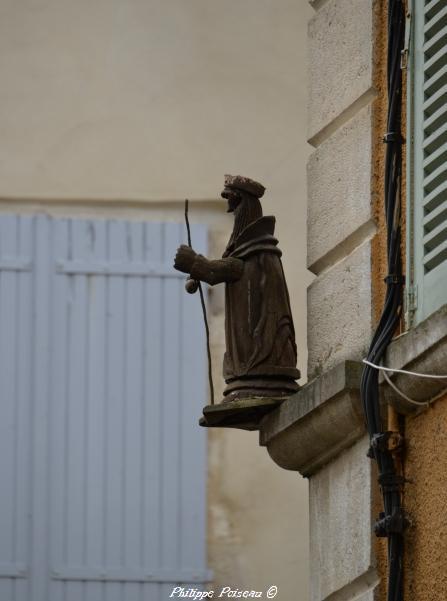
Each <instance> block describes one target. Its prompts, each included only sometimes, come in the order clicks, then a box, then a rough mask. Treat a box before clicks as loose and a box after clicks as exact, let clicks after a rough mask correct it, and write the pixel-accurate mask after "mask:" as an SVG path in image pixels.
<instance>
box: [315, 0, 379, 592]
mask: <svg viewBox="0 0 447 601" xmlns="http://www.w3.org/2000/svg"><path fill="white" fill-rule="evenodd" d="M311 4H312V5H313V7H314V9H315V14H314V16H313V18H312V19H311V21H310V23H309V39H308V42H309V81H310V92H309V132H308V133H309V141H310V143H311V144H312V145H313V146H314V147H315V150H314V151H313V153H312V155H311V157H310V159H309V163H308V190H309V195H308V199H309V205H308V268H309V269H310V270H311V271H312V272H313V273H314V274H315V276H316V278H315V280H314V281H313V282H312V284H311V285H310V287H309V288H308V322H307V323H308V353H309V358H308V373H309V376H310V377H319V376H320V375H321V374H324V373H326V372H327V371H328V370H330V369H332V368H334V367H335V366H337V365H338V364H339V363H340V362H342V361H346V360H361V359H362V358H363V357H364V356H365V353H366V350H367V348H368V346H369V343H370V339H371V333H372V329H373V322H372V315H373V306H372V281H373V274H372V268H371V265H372V263H373V261H372V253H373V252H374V251H373V241H374V239H375V237H376V235H377V225H376V220H375V218H374V208H373V194H374V175H375V174H374V170H373V165H374V160H375V157H374V148H375V145H374V140H375V138H376V136H377V135H380V132H377V131H376V130H375V123H376V121H377V111H378V110H379V104H380V100H379V90H378V86H377V85H376V81H375V78H376V70H377V60H376V56H375V52H376V44H375V39H376V36H377V35H378V31H377V23H378V20H377V15H378V11H380V8H381V6H380V4H381V3H379V2H375V1H374V0H326V1H321V0H320V1H318V0H315V1H314V2H311ZM335 402H337V401H336V400H335V401H332V403H335ZM332 427H333V426H331V422H330V420H327V422H326V423H325V424H324V425H323V428H326V429H327V430H328V431H330V430H331V428H332ZM319 434H320V436H322V437H324V436H326V435H327V432H325V431H324V430H323V431H321V432H320V433H319ZM366 450H367V439H366V437H363V438H361V439H359V440H358V441H357V442H356V443H355V444H354V445H353V446H352V447H350V448H347V449H345V450H344V451H343V452H342V453H341V454H338V455H336V456H335V457H333V458H331V460H330V461H329V462H328V463H327V464H326V465H325V466H324V467H322V468H321V469H319V470H318V471H316V472H315V473H314V474H311V475H310V508H311V509H310V523H311V526H310V528H311V549H310V563H311V566H312V569H311V597H310V598H311V601H325V600H326V601H339V600H340V601H341V600H344V599H351V598H355V599H358V600H359V601H360V600H361V601H369V600H372V599H373V598H374V595H375V591H376V590H377V585H378V582H379V577H378V573H377V570H376V567H375V557H374V549H373V541H372V537H371V528H372V524H371V515H372V504H373V500H372V497H373V485H372V475H371V465H370V462H369V460H368V459H367V458H366Z"/></svg>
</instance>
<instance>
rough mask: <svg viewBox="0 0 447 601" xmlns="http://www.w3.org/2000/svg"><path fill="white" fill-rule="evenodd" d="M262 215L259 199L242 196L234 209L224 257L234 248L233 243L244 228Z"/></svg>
mask: <svg viewBox="0 0 447 601" xmlns="http://www.w3.org/2000/svg"><path fill="white" fill-rule="evenodd" d="M260 217H262V207H261V203H260V202H259V199H258V198H256V197H254V196H252V197H250V198H243V199H242V200H241V202H240V203H239V205H238V206H237V207H236V209H235V210H234V227H233V232H232V233H231V237H230V240H229V241H228V244H227V248H226V249H225V253H224V255H223V256H224V257H226V256H228V255H229V254H230V253H231V252H232V251H233V250H234V248H235V243H236V241H237V239H238V237H239V236H240V235H241V233H242V232H243V231H244V230H245V228H246V227H247V226H248V225H250V223H253V222H254V221H257V220H258V219H259V218H260Z"/></svg>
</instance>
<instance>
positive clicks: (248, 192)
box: [221, 175, 265, 213]
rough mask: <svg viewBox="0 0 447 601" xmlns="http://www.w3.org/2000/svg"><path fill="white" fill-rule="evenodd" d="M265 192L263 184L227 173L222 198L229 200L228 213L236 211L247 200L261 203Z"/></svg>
mask: <svg viewBox="0 0 447 601" xmlns="http://www.w3.org/2000/svg"><path fill="white" fill-rule="evenodd" d="M264 192H265V188H264V186H263V185H261V184H259V183H258V182H255V181H254V180H252V179H249V178H248V177H242V176H241V175H225V187H224V189H223V191H222V193H221V196H222V198H226V199H227V200H228V213H234V212H235V211H236V210H237V208H238V207H239V206H241V205H243V204H245V202H248V203H249V202H250V201H251V202H253V203H256V204H257V203H259V199H260V198H261V197H262V195H263V194H264Z"/></svg>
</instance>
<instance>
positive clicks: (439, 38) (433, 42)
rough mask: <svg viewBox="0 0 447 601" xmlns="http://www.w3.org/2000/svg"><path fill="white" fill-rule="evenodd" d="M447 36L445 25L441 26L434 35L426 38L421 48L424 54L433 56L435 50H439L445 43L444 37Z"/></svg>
mask: <svg viewBox="0 0 447 601" xmlns="http://www.w3.org/2000/svg"><path fill="white" fill-rule="evenodd" d="M446 37H447V26H443V27H442V28H441V29H440V30H439V31H438V33H437V34H436V35H434V36H433V37H432V38H430V39H429V40H428V42H426V43H425V44H424V47H423V50H424V54H425V55H426V56H433V54H434V53H435V52H437V51H438V50H440V49H441V48H442V46H443V44H445V39H446Z"/></svg>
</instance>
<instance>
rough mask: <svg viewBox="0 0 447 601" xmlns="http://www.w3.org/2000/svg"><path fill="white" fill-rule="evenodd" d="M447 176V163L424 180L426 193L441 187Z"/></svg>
mask: <svg viewBox="0 0 447 601" xmlns="http://www.w3.org/2000/svg"><path fill="white" fill-rule="evenodd" d="M446 176H447V163H443V164H442V165H440V166H439V167H438V168H437V169H435V171H432V173H430V175H429V176H428V177H426V178H425V179H424V192H425V193H426V194H428V193H430V192H433V191H434V190H435V189H436V188H437V187H438V186H440V185H441V184H442V183H443V182H444V181H445V180H446Z"/></svg>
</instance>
